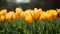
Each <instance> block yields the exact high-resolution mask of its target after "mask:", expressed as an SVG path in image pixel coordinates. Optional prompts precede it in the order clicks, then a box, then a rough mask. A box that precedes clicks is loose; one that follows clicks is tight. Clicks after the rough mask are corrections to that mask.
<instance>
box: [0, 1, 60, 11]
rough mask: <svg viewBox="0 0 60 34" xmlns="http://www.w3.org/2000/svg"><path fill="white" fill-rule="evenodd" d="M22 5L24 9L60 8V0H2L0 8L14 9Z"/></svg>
mask: <svg viewBox="0 0 60 34" xmlns="http://www.w3.org/2000/svg"><path fill="white" fill-rule="evenodd" d="M17 7H21V8H22V9H23V10H26V9H34V8H42V9H43V10H49V9H57V8H60V0H0V10H2V9H8V10H14V9H15V8H17Z"/></svg>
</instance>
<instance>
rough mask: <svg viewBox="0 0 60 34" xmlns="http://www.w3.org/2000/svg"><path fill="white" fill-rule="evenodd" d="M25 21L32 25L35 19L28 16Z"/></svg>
mask: <svg viewBox="0 0 60 34" xmlns="http://www.w3.org/2000/svg"><path fill="white" fill-rule="evenodd" d="M25 21H27V22H28V23H32V22H33V19H32V17H31V16H26V17H25Z"/></svg>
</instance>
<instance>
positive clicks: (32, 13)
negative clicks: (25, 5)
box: [30, 10, 34, 19]
mask: <svg viewBox="0 0 60 34" xmlns="http://www.w3.org/2000/svg"><path fill="white" fill-rule="evenodd" d="M30 14H31V16H32V18H33V19H34V12H33V10H30Z"/></svg>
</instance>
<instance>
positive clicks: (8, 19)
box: [5, 14, 13, 21]
mask: <svg viewBox="0 0 60 34" xmlns="http://www.w3.org/2000/svg"><path fill="white" fill-rule="evenodd" d="M12 16H13V15H11V14H6V16H5V19H6V20H7V21H11V20H12Z"/></svg>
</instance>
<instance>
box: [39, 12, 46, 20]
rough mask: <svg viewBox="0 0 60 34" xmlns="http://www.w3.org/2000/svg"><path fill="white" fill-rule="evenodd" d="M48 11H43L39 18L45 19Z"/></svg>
mask: <svg viewBox="0 0 60 34" xmlns="http://www.w3.org/2000/svg"><path fill="white" fill-rule="evenodd" d="M45 17H46V12H43V13H42V14H41V16H40V18H39V20H45Z"/></svg>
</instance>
